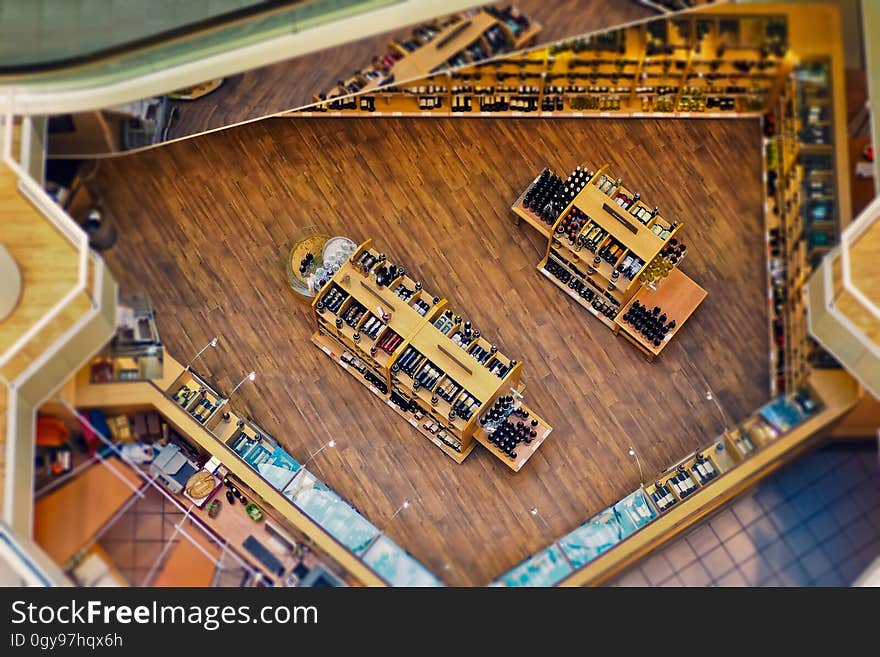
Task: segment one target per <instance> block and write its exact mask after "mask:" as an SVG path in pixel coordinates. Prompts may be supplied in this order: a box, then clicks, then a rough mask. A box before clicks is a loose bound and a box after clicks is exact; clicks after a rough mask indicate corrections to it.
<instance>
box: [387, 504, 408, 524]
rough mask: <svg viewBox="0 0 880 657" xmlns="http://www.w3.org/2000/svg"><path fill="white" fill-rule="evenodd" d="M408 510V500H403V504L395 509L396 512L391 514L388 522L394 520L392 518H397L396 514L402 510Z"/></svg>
mask: <svg viewBox="0 0 880 657" xmlns="http://www.w3.org/2000/svg"><path fill="white" fill-rule="evenodd" d="M408 508H409V500H403V503H402V504H401V505H400V506H399V507H397V511H395V512H394V513H392V514H391V517H390V518H389V519H388V520H389V521H391V520H394V518H395V517H397V514H398V513H400V512H401V511H403V510H404V509H408Z"/></svg>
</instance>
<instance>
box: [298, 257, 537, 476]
mask: <svg viewBox="0 0 880 657" xmlns="http://www.w3.org/2000/svg"><path fill="white" fill-rule="evenodd" d="M312 307H313V308H314V309H315V316H316V319H317V325H318V329H317V331H316V332H315V334H314V336H313V338H312V341H313V342H314V343H315V345H317V346H318V347H319V348H320V349H322V350H323V351H324V352H325V353H326V354H327V355H329V356H330V357H331V358H333V360H334V361H336V362H337V363H338V364H339V365H340V366H341V367H342V368H343V369H344V370H346V371H347V372H348V373H349V374H351V375H352V376H353V377H354V378H355V379H356V380H358V381H360V382H361V383H362V384H363V385H365V386H366V387H367V388H369V390H370V391H371V392H372V393H373V394H375V395H377V396H378V397H379V398H381V399H382V400H383V401H385V402H386V403H387V404H388V406H390V407H391V408H393V409H394V410H395V412H397V413H398V414H399V415H401V416H402V417H403V418H405V419H406V420H407V421H408V422H409V423H410V424H411V425H413V427H415V429H416V430H417V431H419V433H421V434H422V435H423V436H425V437H426V438H428V440H430V441H431V442H433V443H434V444H435V445H437V447H439V448H440V449H441V450H442V451H443V452H444V453H445V454H446V455H447V456H449V457H451V458H452V459H453V460H454V461H456V462H457V463H461V462H462V461H464V459H465V458H466V457H467V456H468V454H470V453H471V451H472V450H473V449H474V447H475V446H476V444H477V443H480V444H482V445H483V446H484V447H486V448H487V449H488V450H489V451H490V452H491V453H492V454H493V455H495V456H496V457H498V458H499V459H501V461H502V462H503V463H504V464H505V465H507V466H508V467H509V468H511V469H512V470H514V471H519V470H520V469H521V468H522V467H523V465H525V463H526V461H528V459H529V458H530V457H531V456H532V454H534V453H535V451H536V450H537V449H538V447H540V445H541V444H542V443H543V441H544V439H545V438H546V437H547V436H548V435H549V433H550V431H551V427H550V425H548V424H547V423H546V422H545V421H544V420H543V419H541V418H540V417H538V416H537V415H536V414H535V413H534V412H533V411H532V410H531V409H529V408H528V407H527V406H526V405H525V404H524V403H523V397H522V392H523V389H524V386H523V385H522V384H521V383H520V376H521V371H522V363H520V362H518V361H517V360H515V359H512V358H510V357H509V356H506V355H505V354H504V353H502V352H501V350H500V349H499V348H498V346H497V345H495V344H493V343H492V342H491V341H490V340H489V339H487V338H486V337H485V336H483V335H481V333H480V331H479V330H478V329H477V328H476V327H474V326H473V325H472V323H471V322H470V321H468V320H467V319H465V318H463V317H462V316H461V315H460V314H459V313H458V311H456V310H454V309H452V308H451V307H449V305H448V304H447V302H446V300H445V299H442V298H441V297H440V296H437V295H434V294H432V293H430V292H428V291H427V290H425V289H424V288H423V287H422V283H421V282H420V281H417V280H415V279H414V278H412V275H411V274H408V273H407V272H406V270H405V269H404V268H403V267H401V266H400V265H399V264H395V263H393V262H392V261H391V260H389V258H388V257H387V256H386V255H385V254H384V253H381V252H379V251H378V250H376V249H375V248H374V247H373V246H372V240H367V241H366V242H364V243H363V244H361V245H360V246H359V247H358V249H357V251H355V252H354V253H353V254H352V255H351V256H350V257H349V258H348V259H347V260H346V261H345V262H344V263H343V264H342V265H341V266H340V268H339V269H338V270H337V271H336V272H335V273H334V274H333V276H332V278H331V279H330V280H329V281H328V282H327V284H326V285H325V286H324V287H323V289H322V290H321V292H320V293H319V294H318V296H317V297H316V298H315V300H314V301H313V303H312Z"/></svg>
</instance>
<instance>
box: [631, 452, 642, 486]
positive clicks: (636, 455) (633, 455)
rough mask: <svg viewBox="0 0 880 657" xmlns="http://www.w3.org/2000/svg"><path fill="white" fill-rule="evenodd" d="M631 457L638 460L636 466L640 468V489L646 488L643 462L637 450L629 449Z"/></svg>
mask: <svg viewBox="0 0 880 657" xmlns="http://www.w3.org/2000/svg"><path fill="white" fill-rule="evenodd" d="M629 455H630V456H632V457H633V458H634V459H635V460H636V466H637V467H638V468H639V488H644V487H645V473H644V472H642V462H641V461H640V460H639V455H638V454H636V450H634V449H633V448H632V447H630V448H629Z"/></svg>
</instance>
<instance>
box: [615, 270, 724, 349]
mask: <svg viewBox="0 0 880 657" xmlns="http://www.w3.org/2000/svg"><path fill="white" fill-rule="evenodd" d="M707 294H708V293H707V292H706V290H704V289H703V288H701V287H700V286H699V285H697V284H696V283H695V282H694V281H693V280H691V279H690V278H689V277H688V276H687V275H686V274H684V273H683V272H682V271H681V270H680V269H678V268H677V267H674V268H673V269H672V270H671V271H670V272H669V274H668V275H667V277H666V279H665V280H663V281H662V282H661V283H660V285H659V286H658V287H657V289H656V291H655V290H652V289H650V288H649V287H647V286H643V287H642V288H641V289H640V290H639V291H638V292H637V293H636V294H635V295H634V296H633V298H632V299H630V301H629V302H628V303H627V304H626V306H624V307H623V309H622V310H621V311H620V313H618V315H617V318H616V319H615V320H614V324H615V332H616V333H620V334H621V335H623V337H624V338H626V339H627V340H629V341H630V342H632V343H633V344H634V345H635V346H637V347H638V348H639V349H640V350H641V351H642V352H643V353H644V354H645V355H647V356H648V359H649V360H653V359H654V358H656V357H657V356H659V355H660V352H662V351H663V349H664V348H665V347H666V345H667V344H669V341H670V340H671V339H672V338H673V337H674V336H675V334H676V333H678V332H679V331H680V330H681V327H682V326H684V323H685V322H686V321H687V320H688V318H689V317H690V316H691V315H693V313H694V311H695V310H696V309H697V307H698V306H699V305H700V304H701V303H702V302H703V299H705V298H706V295H707ZM636 301H638V302H639V303H642V304H644V305H645V306H647V307H649V308H652V307H654V306H660V309H661V310H660V312H661V313H666V316H667V317H668V318H669V321H672V320H675V328H674V329H672V331H670V332H669V333H668V334H667V335H666V337H665V338H664V339H663V341H662V342H661V343H660V346H659V347H655V346H654V345H653V344H652V343H649V342H648V341H647V340H645V338H644V337H643V336H642V335H641V334H639V333H636V332H635V331H634V330H633V328H632V327H631V326H630V325H629V324H627V323H626V322H624V321H623V315H624V314H625V313H626V311H627V310H629V308H630V307H631V306H632V305H633V303H635V302H636Z"/></svg>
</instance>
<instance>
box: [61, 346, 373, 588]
mask: <svg viewBox="0 0 880 657" xmlns="http://www.w3.org/2000/svg"><path fill="white" fill-rule="evenodd" d="M183 370H184V367H183V366H182V365H181V364H180V363H178V362H177V361H176V360H174V359H173V358H172V357H171V356H169V355H168V354H167V353H166V354H165V377H164V378H163V379H162V382H163V383H168V384H170V382H173V381H174V380H175V379H176V378H177V377H178V376H180V374H181V373H182V372H183ZM87 381H88V377H87V376H84V377H80V378H78V381H77V383H78V385H77V391H76V403H77V406H78V407H79V408H101V409H106V410H113V411H117V410H123V409H129V408H137V409H145V408H152V409H154V410H155V411H157V412H158V413H159V414H160V415H162V417H163V418H164V419H165V420H166V421H167V422H168V423H169V424H170V425H171V426H172V427H173V428H174V430H175V431H178V432H179V433H180V434H181V435H183V436H185V437H186V438H187V439H189V440H191V441H192V442H193V443H194V444H196V445H198V446H199V447H201V448H202V449H204V450H205V451H206V452H208V453H209V454H211V455H212V456H214V457H216V458H217V459H218V460H219V461H220V462H221V463H223V465H225V466H226V467H227V468H228V469H229V471H230V473H231V474H232V475H233V476H235V477H236V478H238V479H240V480H241V481H242V482H243V483H244V484H246V485H247V486H248V487H250V488H251V489H252V490H253V491H254V492H255V493H256V494H257V495H259V496H260V497H261V498H262V499H263V500H265V502H266V503H267V504H269V505H270V506H272V507H273V508H274V509H275V510H277V512H278V513H279V514H281V515H282V516H283V517H284V518H285V519H286V520H287V521H288V522H290V523H291V524H292V525H293V526H294V527H296V528H297V529H298V530H300V531H301V532H302V533H303V534H305V535H306V536H307V537H308V538H309V539H310V540H312V541H314V543H315V545H316V546H318V547H319V548H320V549H321V550H323V551H324V552H325V553H327V555H329V556H330V557H331V558H332V559H334V560H335V561H336V562H337V563H338V564H339V565H340V566H341V567H342V568H345V569H346V570H347V571H348V572H350V573H351V574H352V575H353V576H354V577H355V578H356V579H357V580H358V581H360V582H363V583H364V584H366V585H368V586H387V583H386V582H385V581H384V580H383V579H382V578H380V577H379V576H378V575H376V574H375V573H374V572H373V571H372V570H370V569H369V568H368V567H367V566H366V565H365V564H363V563H362V562H361V561H359V560H358V559H357V558H356V557H355V556H354V555H353V554H351V552H349V551H348V550H347V549H345V548H344V547H343V546H342V545H341V544H340V543H339V542H338V541H336V539H334V538H333V537H332V536H330V535H329V534H328V533H327V532H325V531H324V530H323V529H322V528H321V527H320V526H319V525H318V524H317V523H315V522H314V521H313V520H311V518H309V517H308V516H306V515H305V514H304V513H302V512H301V511H300V510H299V509H298V508H296V507H295V506H294V505H293V504H292V503H291V502H290V500H288V499H287V498H286V497H284V495H282V494H281V492H280V491H277V490H275V489H274V488H272V486H270V485H269V484H268V483H267V482H266V481H264V480H263V479H262V477H260V476H259V475H258V474H257V473H256V472H255V471H254V470H253V469H252V468H251V467H250V466H249V465H248V464H247V463H245V462H244V461H243V460H242V459H241V458H240V457H239V456H238V454H236V453H235V452H234V451H232V449H230V448H229V447H228V446H227V445H225V444H224V443H222V442H221V441H220V440H219V439H218V438H217V437H216V436H215V435H214V434H213V433H211V432H210V431H209V430H208V429H207V428H206V427H204V426H202V425H201V424H199V422H198V421H197V420H196V419H195V418H193V417H192V416H191V415H190V414H189V413H187V412H186V411H185V410H184V409H182V408H181V407H180V406H178V405H177V404H175V403H174V402H173V401H172V400H171V399H170V398H169V397H167V396H166V395H165V392H164V389H163V388H162V387H160V386H159V385H156V384H154V383H137V382H132V383H103V384H101V383H98V384H90V383H87ZM117 481H118V480H117ZM67 556H68V557H69V556H70V555H67ZM65 558H66V557H65Z"/></svg>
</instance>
